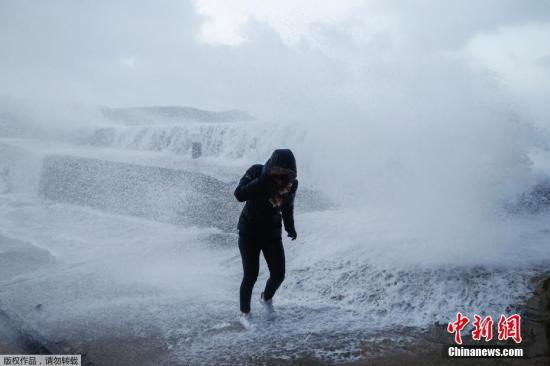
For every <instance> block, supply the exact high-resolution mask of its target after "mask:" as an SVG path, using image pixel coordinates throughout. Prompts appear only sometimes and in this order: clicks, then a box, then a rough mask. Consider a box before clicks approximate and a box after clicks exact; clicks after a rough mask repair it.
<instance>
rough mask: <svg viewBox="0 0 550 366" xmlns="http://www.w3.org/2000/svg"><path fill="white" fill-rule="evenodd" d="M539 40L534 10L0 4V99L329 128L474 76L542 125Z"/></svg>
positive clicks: (448, 4) (483, 5)
mask: <svg viewBox="0 0 550 366" xmlns="http://www.w3.org/2000/svg"><path fill="white" fill-rule="evenodd" d="M548 40H550V5H548V3H546V2H544V1H536V0H534V1H524V0H515V1H511V0H498V1H497V0H486V1H475V2H474V1H435V0H432V1H427V0H419V1H358V0H351V1H343V2H329V1H326V2H319V1H309V0H304V1H271V0H269V1H262V2H258V1H256V2H254V1H244V0H236V1H233V2H228V1H212V0H202V1H197V2H186V1H175V0H174V1H168V0H163V1H144V0H138V1H129V0H118V1H91V0H86V1H74V0H73V1H67V0H57V1H47V0H46V1H28V0H19V1H18V0H0V52H1V54H0V56H1V57H0V94H2V95H10V96H19V97H33V98H46V99H56V100H71V101H78V102H84V103H92V104H106V105H114V106H116V105H125V106H130V105H169V104H177V105H191V106H196V107H202V108H209V109H227V108H243V109H248V110H250V111H251V112H252V113H255V114H257V115H260V116H267V117H269V118H281V119H301V118H306V117H308V118H322V117H328V118H330V117H332V116H339V115H340V116H341V115H344V116H345V115H346V113H349V114H353V113H355V112H356V111H361V110H363V106H365V105H367V106H368V105H369V103H382V102H383V100H384V99H386V100H387V99H390V98H394V97H395V98H396V100H401V101H403V100H408V95H411V97H412V99H410V100H409V102H410V103H414V101H415V98H416V97H414V96H412V95H413V94H415V90H416V89H417V88H420V89H422V88H424V87H426V84H430V83H443V82H447V83H449V85H455V83H458V84H461V83H462V81H461V79H464V78H473V79H475V78H477V77H479V75H482V74H484V73H486V74H489V75H492V76H491V77H493V78H494V79H495V80H497V84H498V85H499V88H503V89H504V90H505V92H506V93H507V94H509V95H510V96H511V98H513V99H516V98H517V100H518V103H519V104H525V105H527V106H528V109H529V110H530V113H533V114H535V115H536V116H539V117H548V116H550V111H549V110H548V107H546V103H545V100H546V99H548V98H547V97H548V95H550V86H549V85H550V68H549V67H548V66H547V65H548V62H547V60H548V59H549V57H550V42H548ZM545 60H546V62H545ZM447 62H448V63H449V65H450V66H448V67H447V66H441V63H445V64H446V63H447ZM455 72H457V73H458V74H454V73H455ZM446 73H450V74H453V75H452V76H451V77H449V78H448V80H446V81H442V80H441V79H442V78H443V79H444V78H445V75H446ZM413 75H418V76H417V77H415V76H413ZM436 79H437V80H436ZM458 84H457V85H458ZM436 89H437V88H436ZM394 93H396V95H394Z"/></svg>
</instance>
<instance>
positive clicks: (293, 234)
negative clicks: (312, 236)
mask: <svg viewBox="0 0 550 366" xmlns="http://www.w3.org/2000/svg"><path fill="white" fill-rule="evenodd" d="M287 233H288V237H289V238H291V239H292V240H296V238H297V237H298V234H297V233H296V230H295V229H292V230H288V231H287Z"/></svg>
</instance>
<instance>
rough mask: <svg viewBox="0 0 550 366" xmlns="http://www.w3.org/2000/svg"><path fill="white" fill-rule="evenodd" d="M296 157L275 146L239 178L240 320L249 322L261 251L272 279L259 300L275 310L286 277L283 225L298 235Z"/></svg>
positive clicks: (294, 235) (289, 233) (271, 309)
mask: <svg viewBox="0 0 550 366" xmlns="http://www.w3.org/2000/svg"><path fill="white" fill-rule="evenodd" d="M296 173H297V171H296V159H295V158H294V155H293V154H292V151H290V150H289V149H280V150H275V151H274V152H273V154H272V155H271V158H269V160H268V161H267V162H266V163H265V164H264V165H261V164H255V165H252V166H251V167H250V168H249V169H248V170H247V171H246V174H245V175H244V176H243V177H242V178H241V180H240V181H239V185H238V186H237V189H235V197H236V198H237V200H238V201H239V202H245V201H246V204H245V205H244V207H243V210H242V212H241V216H240V217H239V224H238V229H239V250H240V252H241V257H242V261H243V270H244V276H243V280H242V283H241V288H240V309H241V323H243V325H244V326H245V327H246V326H247V325H249V323H248V319H249V316H250V298H251V297H252V289H253V287H254V284H255V283H256V279H257V278H258V272H259V268H260V252H263V254H264V258H265V260H266V262H267V266H268V268H269V279H268V280H267V283H266V285H265V289H264V291H263V292H262V295H261V299H260V301H261V302H262V304H263V305H264V306H265V307H266V310H267V311H268V312H269V313H273V307H272V301H271V299H272V298H273V295H274V294H275V291H277V289H278V288H279V286H280V285H281V283H282V282H283V280H284V277H285V253H284V249H283V243H282V239H281V233H282V225H281V219H282V222H283V223H284V228H285V230H286V232H287V233H288V236H289V237H290V238H292V240H295V239H296V237H297V234H296V229H295V227H294V197H295V196H296V190H297V189H298V180H297V179H296V176H297V174H296Z"/></svg>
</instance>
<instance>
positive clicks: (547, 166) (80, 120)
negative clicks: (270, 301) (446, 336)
mask: <svg viewBox="0 0 550 366" xmlns="http://www.w3.org/2000/svg"><path fill="white" fill-rule="evenodd" d="M541 4H542V3H541V2H538V1H512V0H510V1H508V0H506V1H496V0H495V1H493V0H491V1H483V2H479V3H475V4H474V3H468V4H466V3H465V2H463V1H445V2H435V1H423V0H418V1H414V2H407V3H406V4H405V3H403V2H398V1H359V0H350V1H343V2H338V3H331V2H317V1H299V2H296V1H283V2H281V1H265V2H262V3H261V4H260V3H254V2H250V1H244V0H242V1H241V0H239V1H235V2H232V3H231V4H228V3H227V2H224V1H213V0H198V1H168V0H162V1H157V2H151V1H145V0H139V1H129V0H127V1H123V0H120V1H114V2H113V1H111V2H106V1H105V2H103V1H79V2H75V1H68V0H67V1H65V0H62V1H40V2H31V1H8V0H0V151H1V155H2V156H1V158H0V206H1V207H2V209H3V214H1V215H0V239H2V238H4V237H6V238H8V239H9V242H10V243H11V244H10V245H9V246H6V248H8V247H9V248H12V247H14V248H15V247H17V245H16V244H13V242H12V241H11V240H20V241H22V242H24V243H27V244H25V245H26V246H25V248H27V249H25V253H27V252H26V251H29V253H31V254H32V255H28V256H27V257H25V258H31V259H32V258H34V259H32V260H31V259H28V260H30V261H36V265H37V268H42V269H41V270H42V271H46V270H49V269H51V268H54V270H53V272H52V273H53V274H47V275H46V276H45V277H44V278H41V277H40V275H39V274H36V273H35V272H30V274H27V275H28V278H29V284H28V287H27V289H30V291H28V292H27V295H24V296H23V295H21V293H22V290H21V288H18V287H17V286H15V285H14V286H11V287H10V288H9V289H6V290H5V294H6V295H7V298H9V296H12V297H11V298H10V299H11V300H4V299H2V302H0V309H2V308H1V306H5V307H6V306H7V307H8V308H9V309H11V311H13V313H14V314H18V315H17V316H19V317H28V319H30V320H29V321H30V322H31V323H32V324H33V325H34V326H36V327H38V326H43V328H44V329H45V331H44V332H45V333H46V338H47V335H53V334H56V332H60V334H65V335H67V337H69V336H68V335H74V332H75V329H80V328H81V321H82V319H86V320H87V321H98V322H99V323H100V325H98V329H99V330H98V329H92V330H90V331H89V332H85V334H84V335H83V336H82V337H83V339H85V342H92V343H90V344H94V345H96V343H93V342H96V340H97V339H98V338H97V335H94V334H93V332H96V331H97V332H98V334H99V333H101V332H104V333H108V332H109V331H111V328H110V326H111V325H109V320H110V321H112V320H113V319H117V317H120V318H121V319H122V320H121V323H122V324H123V325H122V326H121V327H120V328H117V332H118V331H120V332H122V334H123V335H124V334H126V333H124V332H126V331H127V329H130V328H131V329H133V328H132V327H134V326H136V324H138V325H137V326H139V327H143V328H144V329H148V331H151V329H154V331H155V332H158V333H159V334H161V335H160V336H158V337H157V335H156V333H155V337H157V338H155V339H161V340H162V342H165V343H166V344H169V345H170V350H171V351H170V352H168V351H166V352H167V353H169V354H170V357H172V360H178V361H181V360H185V359H186V357H189V359H191V360H194V361H197V360H198V358H197V357H199V356H200V355H202V354H203V353H204V352H205V351H208V352H210V351H211V350H215V351H217V350H225V351H227V352H228V353H227V354H228V355H229V356H227V357H241V356H242V357H247V356H249V355H248V354H243V355H244V356H243V355H238V356H236V355H235V354H234V353H232V352H234V351H232V350H235V349H240V347H241V346H243V345H245V346H247V345H250V344H251V342H253V341H252V340H251V339H250V338H247V337H246V335H243V334H241V333H238V332H235V331H234V329H233V328H232V326H233V325H231V324H230V325H229V326H226V324H225V323H223V319H225V318H226V317H229V316H230V314H232V312H233V310H235V309H234V307H235V306H234V305H235V304H234V302H235V301H236V298H234V297H235V296H234V295H235V293H236V291H237V287H238V282H239V281H240V275H241V273H240V271H241V267H240V262H239V257H238V250H237V246H236V240H237V239H236V222H237V219H238V214H239V210H240V208H241V206H240V204H239V203H238V202H236V201H235V200H234V197H233V195H232V192H233V190H234V188H235V186H236V183H237V181H238V179H239V178H240V177H241V176H242V174H244V172H245V171H246V169H247V168H248V167H250V165H252V164H256V163H263V162H265V160H266V159H267V158H268V157H269V156H270V154H271V152H272V151H273V150H274V149H277V148H290V149H292V150H293V151H294V153H295V155H296V158H297V164H298V179H299V181H300V187H301V188H300V189H301V191H300V193H299V194H298V196H297V212H296V225H297V227H298V231H299V239H298V244H297V245H294V242H293V243H292V244H289V245H287V244H285V246H286V248H287V249H285V250H287V253H288V268H289V275H288V276H287V277H288V279H287V280H286V281H285V284H284V285H283V290H282V291H283V294H285V293H286V297H283V298H282V299H281V302H280V304H281V307H282V309H286V310H287V311H288V313H292V314H294V315H292V316H289V317H288V318H287V319H286V320H284V321H283V323H282V324H281V328H280V329H281V330H280V331H275V332H274V333H270V332H269V331H266V332H263V333H262V332H260V333H259V334H256V336H257V337H259V338H260V339H263V340H266V341H269V342H271V341H273V342H275V341H277V342H278V341H279V340H281V339H282V341H281V344H280V346H277V347H275V346H274V350H265V352H266V354H267V355H270V357H271V356H273V355H274V356H273V357H278V356H280V355H281V354H284V353H285V352H287V351H288V349H290V348H292V347H311V348H313V349H314V350H315V352H318V354H319V355H321V356H319V357H321V358H322V359H327V360H331V361H334V360H337V361H349V360H354V359H356V358H357V357H358V356H357V353H353V352H356V351H353V352H352V353H351V355H347V356H342V355H341V354H340V353H338V352H332V351H330V349H331V347H333V345H334V344H336V346H334V347H336V348H338V349H344V350H347V349H348V348H349V347H355V348H357V347H359V346H358V345H357V344H355V342H359V340H361V339H367V338H368V337H370V336H372V334H374V333H376V331H380V330H381V329H387V328H388V327H390V328H391V327H400V326H403V325H404V324H406V322H409V324H410V325H411V326H417V327H427V326H429V325H430V324H433V323H434V322H436V321H446V320H447V319H448V318H449V317H450V314H454V313H455V312H456V306H457V304H459V305H460V306H462V307H463V308H461V310H463V311H466V310H471V311H485V312H487V313H491V314H497V313H498V312H500V311H502V309H504V308H506V307H507V306H509V305H510V304H516V303H521V302H522V301H525V299H526V297H527V296H528V294H529V293H530V292H529V291H531V290H532V289H531V288H530V287H529V286H530V285H529V284H528V280H529V278H532V277H533V276H535V275H536V274H539V273H540V272H541V268H545V266H547V264H548V261H549V260H550V256H549V254H550V253H549V251H548V250H547V248H546V246H547V244H546V243H547V240H548V235H547V229H546V222H547V220H548V207H547V206H548V205H547V203H546V202H547V201H548V199H549V197H550V194H548V192H550V189H549V188H548V186H549V185H548V182H549V181H550V180H549V178H550V163H548V162H550V156H548V149H549V144H548V138H547V137H548V136H549V135H548V128H550V107H549V106H548V103H547V100H548V97H550V66H549V65H550V63H549V61H548V60H550V43H549V42H548V39H550V7H548V6H544V5H541ZM197 141H200V142H201V144H202V145H201V146H202V156H201V157H200V158H199V159H191V154H192V145H193V143H194V142H197ZM300 194H302V195H301V196H300ZM0 243H2V240H0ZM6 248H4V249H5V250H8V249H6ZM2 250H3V249H2V246H0V254H1V253H2ZM10 250H11V249H10ZM27 254H28V253H27ZM27 254H25V255H27ZM44 258H46V259H44ZM118 258H124V261H122V262H121V261H119V259H118ZM25 260H27V259H25ZM42 261H44V262H42ZM33 263H34V262H33ZM42 265H44V266H45V267H41V266H42ZM49 266H51V267H49ZM499 266H501V267H499ZM39 273H44V272H39ZM46 273H47V272H46ZM457 273H458V275H457ZM94 276H98V277H97V279H93V278H94ZM261 279H263V278H261ZM6 281H8V279H6ZM9 281H17V278H15V277H14V278H9ZM9 283H10V284H11V283H12V282H9ZM14 283H16V282H14ZM60 284H61V285H60ZM62 285H65V286H66V287H67V288H69V289H73V290H74V291H75V292H77V293H78V291H77V290H75V289H79V288H81V287H83V286H90V294H91V295H88V294H84V295H82V294H81V295H79V296H80V297H79V296H76V299H75V300H74V301H75V302H74V303H73V304H72V305H73V306H72V308H70V309H71V311H70V312H69V314H70V315H68V319H63V317H62V316H61V315H60V313H59V312H58V311H56V309H64V308H65V307H64V304H58V303H56V299H55V296H54V295H55V293H57V292H55V291H58V290H54V288H57V287H62ZM44 289H49V290H51V291H53V292H52V294H47V293H46V292H45V290H44ZM115 291H123V292H124V291H127V292H125V293H127V294H128V297H127V298H124V299H119V298H117V297H116V296H115V295H113V293H114V292H115ZM417 293H422V294H423V296H421V297H422V298H420V297H419V296H418V295H417ZM503 294H505V295H503ZM157 295H158V297H156V296H157ZM88 296H90V297H93V296H97V297H98V299H99V300H97V301H91V300H90V298H89V297H88ZM29 299H30V300H29ZM26 301H30V302H36V303H38V302H40V303H41V304H44V311H43V314H45V315H40V314H35V313H33V311H34V310H33V309H31V308H30V307H28V306H27V307H25V306H23V305H22V304H25V303H26ZM3 302H5V303H4V304H3ZM327 304H328V305H327ZM48 306H50V307H49V308H48ZM124 306H131V307H133V306H135V307H134V308H132V310H131V311H129V312H128V313H127V314H125V312H124V311H123V308H124ZM19 307H21V308H22V309H25V310H24V311H23V313H21V314H19V313H18V311H19V310H17V309H18V308H19ZM151 308H152V309H156V310H155V311H153V310H150V309H151ZM94 309H95V310H97V309H100V310H97V311H99V313H100V314H103V315H104V316H105V319H103V320H101V321H99V320H98V317H99V316H98V313H96V312H94V311H95V310H94ZM159 309H164V310H163V311H164V312H163V311H161V310H159ZM180 309H185V310H186V312H185V314H181V311H180ZM388 309H389V310H388ZM411 309H412V310H411ZM411 312H412V313H414V314H413V316H411ZM105 314H107V315H105ZM151 314H154V315H151ZM308 314H309V315H308ZM136 319H137V320H136ZM134 322H135V323H134ZM62 323H66V324H63V325H61V324H62ZM99 323H98V324H99ZM220 323H222V325H221V326H220ZM224 324H225V325H224ZM295 324H299V325H300V326H299V327H296V326H295ZM298 328H300V329H298ZM348 328H349V329H350V330H349V333H345V332H344V333H345V334H344V335H343V336H342V338H341V339H338V340H337V341H334V339H329V338H326V337H324V336H323V335H326V334H329V333H331V332H333V331H343V330H344V329H348ZM367 328H368V329H367ZM140 329H141V328H140ZM213 329H214V331H213ZM219 329H221V330H219ZM227 329H229V330H227ZM365 329H367V330H365ZM218 331H219V332H220V334H218V333H217V332H218ZM144 332H145V331H144ZM346 332H348V330H346ZM371 332H374V333H371ZM130 333H131V332H130ZM214 333H215V335H216V336H215V337H210V335H212V334H214ZM306 334H307V337H306V336H304V335H306ZM310 334H315V335H316V336H318V337H319V339H318V340H317V338H315V337H314V338H315V339H316V341H315V342H318V343H308V342H310V341H308V337H309V335H310ZM121 337H122V336H121ZM277 337H281V338H277ZM365 337H366V338H365ZM69 338H70V337H69ZM192 338H193V339H194V338H197V341H196V343H193V342H192V341H188V340H189V339H192ZM352 339H357V341H356V340H354V341H353V342H352V341H351V340H352ZM83 342H84V341H83ZM85 342H84V343H85ZM293 342H295V343H296V346H291V344H293ZM350 342H351V343H353V345H352V346H350V344H351V343H350ZM163 344H164V343H163ZM356 346H357V347H356ZM245 348H246V347H245ZM355 348H354V349H355ZM293 350H294V351H295V350H296V349H295V348H293ZM294 351H293V352H294ZM270 352H271V353H270ZM296 352H297V351H296ZM350 352H351V351H350ZM218 353H223V352H212V354H213V356H212V357H214V358H212V359H208V360H210V361H212V360H216V359H215V354H218ZM252 356H255V355H254V354H252ZM252 356H251V357H252ZM216 357H217V356H216ZM208 360H206V361H204V360H203V361H204V362H208ZM232 360H234V359H232ZM225 361H227V360H225ZM212 362H213V361H212ZM197 363H200V362H198V361H197Z"/></svg>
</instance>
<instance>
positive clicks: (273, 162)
mask: <svg viewBox="0 0 550 366" xmlns="http://www.w3.org/2000/svg"><path fill="white" fill-rule="evenodd" d="M264 168H265V169H266V170H267V171H269V170H271V169H273V168H282V169H284V170H289V171H291V172H293V173H294V176H296V175H297V173H298V172H297V170H296V159H295V158H294V154H293V153H292V151H291V150H290V149H277V150H275V151H273V154H271V157H270V158H269V159H268V160H267V161H266V163H265V165H264Z"/></svg>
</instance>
